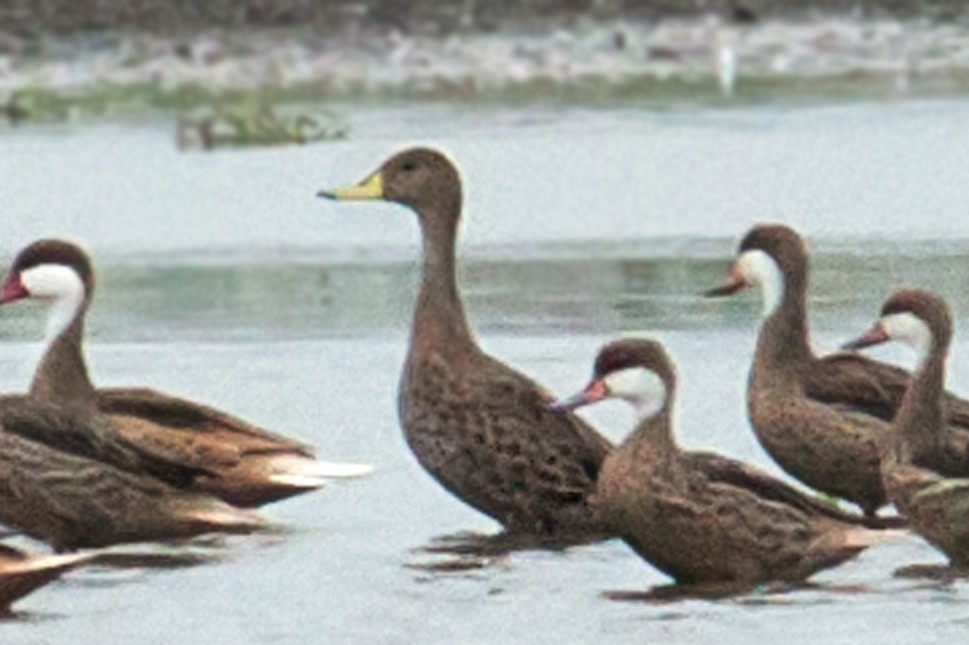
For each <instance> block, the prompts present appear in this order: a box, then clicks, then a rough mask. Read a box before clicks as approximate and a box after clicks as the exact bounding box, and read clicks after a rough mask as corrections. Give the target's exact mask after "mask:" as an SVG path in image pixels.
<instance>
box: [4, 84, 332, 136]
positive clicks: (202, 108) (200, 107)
mask: <svg viewBox="0 0 969 645" xmlns="http://www.w3.org/2000/svg"><path fill="white" fill-rule="evenodd" d="M311 99H312V93H311V92H308V91H307V90H306V88H302V89H297V90H292V91H285V90H275V89H259V90H248V91H246V90H224V91H218V92H214V91H211V90H207V89H205V88H202V87H200V86H198V85H184V86H181V87H177V88H173V89H162V88H159V87H158V86H157V85H153V84H134V85H99V86H93V87H90V88H86V89H85V90H84V91H70V92H68V91H55V90H48V89H35V88H23V89H18V90H16V91H14V92H12V93H11V94H10V95H9V97H8V98H7V99H6V101H4V102H2V103H0V116H2V117H5V118H6V120H7V121H8V123H10V124H11V125H19V124H24V123H61V122H67V121H82V120H86V119H99V118H106V117H113V116H124V115H142V114H145V113H152V112H156V113H174V114H177V115H179V116H178V132H177V138H178V144H179V146H180V147H184V148H192V147H197V148H203V149H209V148H216V147H223V146H267V145H283V144H303V143H309V142H312V141H332V140H339V139H345V138H346V137H347V136H348V134H349V132H350V127H349V125H348V124H347V123H346V122H345V121H344V120H343V119H342V118H341V117H340V116H339V115H337V114H336V113H335V112H333V111H332V110H329V109H325V108H316V107H313V106H310V105H309V104H308V103H306V105H307V107H305V108H304V109H299V110H298V109H297V108H296V107H289V108H285V109H284V108H281V107H278V106H280V105H287V106H295V105H299V104H300V103H301V102H307V101H309V100H311Z"/></svg>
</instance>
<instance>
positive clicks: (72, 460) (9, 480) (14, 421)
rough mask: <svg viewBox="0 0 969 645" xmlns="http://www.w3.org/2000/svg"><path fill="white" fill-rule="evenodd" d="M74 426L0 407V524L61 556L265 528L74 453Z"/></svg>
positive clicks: (201, 497)
mask: <svg viewBox="0 0 969 645" xmlns="http://www.w3.org/2000/svg"><path fill="white" fill-rule="evenodd" d="M76 425H77V421H76V420H75V419H74V418H73V417H72V416H71V415H69V414H66V413H65V412H64V411H63V410H61V409H60V408H58V407H57V406H54V405H49V404H45V403H41V402H35V401H32V400H30V399H29V398H27V397H22V398H20V399H17V400H7V401H4V402H3V404H2V405H0V523H3V524H4V525H5V526H8V527H10V528H13V529H16V530H17V531H19V532H21V533H23V534H25V535H27V536H28V537H31V538H34V539H36V540H39V541H42V542H45V543H47V544H49V545H51V546H52V547H53V548H54V549H55V550H56V551H58V552H64V551H74V550H77V549H83V548H97V547H104V546H110V545H114V544H123V543H130V542H148V541H151V542H154V541H163V540H174V539H184V538H192V537H196V536H199V535H203V534H207V533H213V532H221V533H252V532H256V531H260V530H263V529H265V528H267V526H268V525H267V523H266V521H265V520H263V519H262V517H261V516H260V515H258V514H257V513H256V512H255V511H252V510H248V509H241V508H236V507H234V506H231V505H229V504H227V503H226V502H224V501H222V500H220V499H217V498H216V497H214V496H211V495H208V494H204V493H197V492H193V491H189V490H183V489H179V488H175V487H173V486H171V485H170V484H168V483H166V482H164V481H162V480H161V479H158V478H155V477H152V476H150V475H147V474H140V473H135V472H131V471H129V470H123V469H121V468H117V467H115V466H112V465H110V464H107V463H104V462H102V461H99V460H97V459H93V458H90V457H87V456H84V455H81V454H78V452H77V451H75V450H73V447H72V446H71V444H72V443H73V442H74V439H73V438H74V437H78V436H82V435H83V430H84V429H83V428H81V429H79V428H77V427H76Z"/></svg>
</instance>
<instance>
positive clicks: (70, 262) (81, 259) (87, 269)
mask: <svg viewBox="0 0 969 645" xmlns="http://www.w3.org/2000/svg"><path fill="white" fill-rule="evenodd" d="M41 264H60V265H63V266H67V267H70V268H71V269H73V270H74V271H75V272H76V273H77V274H78V276H80V278H81V281H82V282H83V283H84V289H85V291H86V292H87V293H88V294H90V293H92V292H93V291H94V267H92V266H91V260H90V258H89V257H88V255H87V253H85V252H84V251H83V250H82V249H81V248H80V247H79V246H77V245H76V244H74V243H72V242H67V241H65V240H58V239H44V240H37V241H36V242H33V243H32V244H30V245H29V246H27V247H25V248H24V249H23V250H21V251H20V253H18V254H17V257H15V258H14V261H13V264H12V265H11V267H10V273H11V274H17V273H22V272H24V271H26V270H28V269H32V268H34V267H36V266H40V265H41Z"/></svg>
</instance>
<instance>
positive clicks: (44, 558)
mask: <svg viewBox="0 0 969 645" xmlns="http://www.w3.org/2000/svg"><path fill="white" fill-rule="evenodd" d="M95 555H97V552H93V551H92V552H88V553H67V554H63V555H39V556H27V555H25V556H24V558H23V559H22V560H20V561H18V562H11V563H6V564H4V565H3V567H2V568H0V572H2V573H3V574H19V573H30V572H39V571H47V570H59V569H60V570H63V569H69V568H72V567H76V566H77V565H79V564H82V563H84V562H87V561H88V560H90V559H91V558H93V557H94V556H95Z"/></svg>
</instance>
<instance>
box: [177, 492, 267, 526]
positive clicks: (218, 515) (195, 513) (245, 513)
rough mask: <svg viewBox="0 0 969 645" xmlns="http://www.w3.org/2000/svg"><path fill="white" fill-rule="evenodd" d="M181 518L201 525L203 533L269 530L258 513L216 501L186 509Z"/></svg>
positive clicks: (208, 501) (211, 500)
mask: <svg viewBox="0 0 969 645" xmlns="http://www.w3.org/2000/svg"><path fill="white" fill-rule="evenodd" d="M182 517H183V518H184V519H185V520H187V521H189V522H194V523H196V524H199V525H201V527H202V528H203V531H204V532H210V531H211V532H219V533H253V532H256V531H262V530H265V529H267V528H269V523H268V522H267V521H266V520H265V519H264V518H263V517H262V516H261V515H260V514H259V513H256V512H255V511H250V510H246V509H242V508H236V507H235V506H230V505H229V504H226V503H225V502H222V501H219V500H216V499H210V500H207V503H204V504H199V505H195V506H193V507H192V508H189V509H187V510H186V511H184V512H183V514H182Z"/></svg>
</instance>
